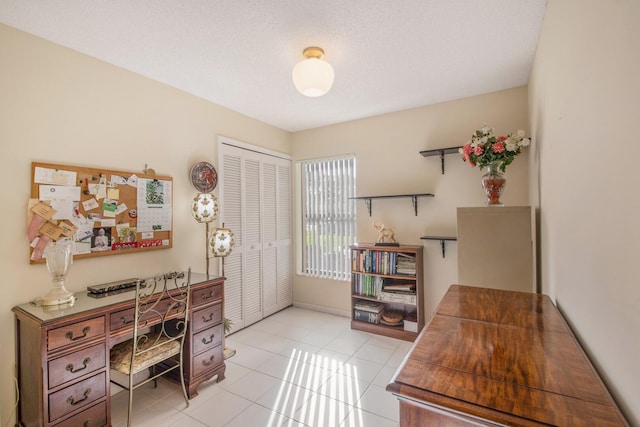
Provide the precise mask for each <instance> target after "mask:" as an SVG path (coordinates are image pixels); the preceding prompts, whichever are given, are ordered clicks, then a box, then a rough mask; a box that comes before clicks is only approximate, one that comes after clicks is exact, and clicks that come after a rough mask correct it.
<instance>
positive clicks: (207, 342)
mask: <svg viewBox="0 0 640 427" xmlns="http://www.w3.org/2000/svg"><path fill="white" fill-rule="evenodd" d="M215 336H216V335H215V334H211V339H209V341H207V339H206V338H202V344H211V343H212V342H213V338H214V337H215Z"/></svg>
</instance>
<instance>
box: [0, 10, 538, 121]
mask: <svg viewBox="0 0 640 427" xmlns="http://www.w3.org/2000/svg"><path fill="white" fill-rule="evenodd" d="M545 6H546V0H315V1H308V0H262V1H260V0H235V1H234V0H227V1H219V0H2V1H0V22H2V23H4V24H7V25H10V26H12V27H15V28H18V29H20V30H23V31H26V32H28V33H32V34H35V35H37V36H40V37H42V38H45V39H48V40H50V41H52V42H55V43H58V44H60V45H63V46H67V47H69V48H72V49H74V50H77V51H79V52H83V53H85V54H87V55H91V56H93V57H96V58H99V59H102V60H104V61H106V62H109V63H111V64H114V65H117V66H119V67H122V68H125V69H128V70H131V71H134V72H136V73H139V74H142V75H144V76H147V77H150V78H152V79H154V80H158V81H161V82H163V83H166V84H168V85H171V86H173V87H176V88H179V89H182V90H184V91H186V92H189V93H191V94H194V95H197V96H199V97H202V98H204V99H207V100H209V101H211V102H214V103H216V104H219V105H222V106H225V107H227V108H230V109H232V110H235V111H238V112H240V113H242V114H245V115H247V116H250V117H253V118H255V119H258V120H261V121H264V122H266V123H270V124H272V125H274V126H277V127H279V128H281V129H285V130H288V131H292V132H294V131H299V130H304V129H311V128H316V127H321V126H326V125H330V124H334V123H340V122H345V121H349V120H354V119H359V118H363V117H368V116H373V115H378V114H384V113H389V112H393V111H399V110H404V109H408V108H414V107H420V106H424V105H430V104H434V103H438V102H443V101H449V100H453V99H459V98H464V97H467V96H473V95H478V94H482V93H488V92H493V91H497V90H502V89H507V88H511V87H516V86H521V85H525V84H527V82H528V80H529V72H530V69H531V63H532V60H533V56H534V54H535V49H536V43H537V41H538V35H539V32H540V28H541V26H542V20H543V17H544V11H545ZM307 46H320V47H322V48H323V49H324V50H325V59H326V60H327V61H328V62H330V63H331V64H332V65H333V67H334V70H335V74H336V78H335V83H334V85H333V88H332V89H331V91H330V92H329V93H328V94H327V95H325V96H322V97H319V98H307V97H304V96H303V95H301V94H299V93H298V92H297V91H296V89H295V88H294V86H293V83H292V80H291V70H292V68H293V66H294V65H295V64H296V63H297V62H298V61H300V60H302V59H303V57H302V50H303V49H304V48H305V47H307Z"/></svg>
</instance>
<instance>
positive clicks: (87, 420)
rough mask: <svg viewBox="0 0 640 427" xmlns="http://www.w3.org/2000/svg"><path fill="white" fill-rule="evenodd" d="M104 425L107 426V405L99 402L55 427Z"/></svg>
mask: <svg viewBox="0 0 640 427" xmlns="http://www.w3.org/2000/svg"><path fill="white" fill-rule="evenodd" d="M105 425H107V403H106V402H101V403H98V404H97V405H96V406H93V407H91V408H88V409H85V410H84V411H82V412H81V413H79V414H77V415H74V416H73V417H71V418H69V419H67V420H64V421H62V422H61V423H58V424H56V425H55V427H80V426H82V427H103V426H105Z"/></svg>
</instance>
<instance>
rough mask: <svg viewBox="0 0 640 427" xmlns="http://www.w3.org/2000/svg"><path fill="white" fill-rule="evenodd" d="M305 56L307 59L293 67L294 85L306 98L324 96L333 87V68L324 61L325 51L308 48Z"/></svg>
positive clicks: (317, 48)
mask: <svg viewBox="0 0 640 427" xmlns="http://www.w3.org/2000/svg"><path fill="white" fill-rule="evenodd" d="M303 54H304V56H305V57H306V58H307V59H305V60H303V61H301V62H298V63H297V64H296V66H295V67H293V72H292V77H293V84H294V85H295V87H296V89H298V91H299V92H300V93H301V94H303V95H305V96H310V97H317V96H322V95H324V94H325V93H327V92H329V90H330V89H331V86H333V79H334V77H335V74H334V72H333V67H332V66H331V64H329V63H328V62H326V61H324V60H323V59H322V56H323V54H324V51H323V50H322V49H320V48H319V47H308V48H306V49H305V50H304V52H303Z"/></svg>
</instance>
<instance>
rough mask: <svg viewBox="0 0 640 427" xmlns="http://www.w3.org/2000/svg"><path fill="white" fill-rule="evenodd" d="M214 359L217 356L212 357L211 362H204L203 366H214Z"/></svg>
mask: <svg viewBox="0 0 640 427" xmlns="http://www.w3.org/2000/svg"><path fill="white" fill-rule="evenodd" d="M214 358H215V356H211V357H210V358H209V360H203V361H202V364H203V365H204V366H211V365H213V359H214Z"/></svg>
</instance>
